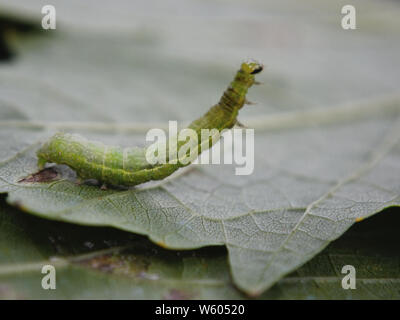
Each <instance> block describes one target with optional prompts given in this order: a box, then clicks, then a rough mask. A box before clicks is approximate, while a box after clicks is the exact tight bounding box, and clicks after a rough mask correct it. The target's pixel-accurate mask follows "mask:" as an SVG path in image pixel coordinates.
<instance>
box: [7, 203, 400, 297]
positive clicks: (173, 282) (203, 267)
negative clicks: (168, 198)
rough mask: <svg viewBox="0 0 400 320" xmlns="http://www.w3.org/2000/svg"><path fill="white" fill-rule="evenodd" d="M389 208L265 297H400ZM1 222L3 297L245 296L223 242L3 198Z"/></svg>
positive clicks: (395, 222)
mask: <svg viewBox="0 0 400 320" xmlns="http://www.w3.org/2000/svg"><path fill="white" fill-rule="evenodd" d="M385 215H386V216H384V215H382V216H380V217H377V218H374V219H371V220H370V221H368V222H366V223H363V224H359V225H357V226H356V227H354V228H352V229H351V230H350V231H349V232H348V233H347V234H346V235H345V236H344V237H343V238H341V239H340V240H338V241H336V242H334V243H333V244H332V245H330V246H329V247H328V248H327V250H325V251H324V252H323V253H322V254H320V255H318V256H317V257H315V258H314V259H312V260H311V261H310V262H308V263H307V264H305V265H304V266H303V267H301V268H299V269H298V270H297V271H296V272H294V273H292V274H290V275H289V276H288V277H286V278H285V279H283V280H281V281H279V282H278V283H277V284H276V285H275V286H273V287H272V288H271V290H268V291H267V292H266V293H264V294H263V295H262V296H260V297H259V299H351V298H353V299H398V298H399V297H400V291H399V287H400V279H399V274H398V268H399V264H400V260H399V257H398V255H397V243H398V241H399V234H398V232H397V227H396V226H397V225H398V223H399V215H398V212H395V210H392V211H388V212H387V213H385ZM378 218H379V219H378ZM0 221H1V222H2V223H1V224H0V237H1V238H0V240H1V241H0V299H87V298H90V299H118V298H119V299H243V298H246V296H244V295H242V294H240V292H239V291H238V290H236V289H235V287H234V286H233V284H232V282H231V278H230V276H229V265H228V261H227V253H226V251H225V250H223V248H221V247H214V248H203V249H200V250H195V251H183V252H180V251H170V250H165V249H161V248H159V247H157V246H156V245H154V244H151V243H150V242H149V241H147V240H146V239H144V238H142V237H138V236H135V235H133V234H131V233H126V232H121V231H117V230H114V229H107V228H88V227H81V226H76V225H71V224H65V223H58V222H50V221H45V220H42V219H38V218H34V217H31V216H28V215H26V214H23V213H21V212H20V211H18V210H15V209H13V208H11V207H9V206H7V205H6V204H5V203H4V200H1V201H0ZM388 225H389V226H390V227H389V228H388ZM47 264H50V265H53V266H55V267H56V284H57V287H56V290H43V289H42V287H41V279H42V277H43V276H44V275H43V274H42V273H41V269H42V267H43V266H44V265H47ZM346 264H351V265H354V267H355V268H356V270H357V283H356V285H357V290H343V289H342V288H341V281H342V278H343V276H344V275H343V274H341V272H340V271H341V270H340V269H341V267H342V266H343V265H346Z"/></svg>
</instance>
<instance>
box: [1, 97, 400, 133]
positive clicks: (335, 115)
mask: <svg viewBox="0 0 400 320" xmlns="http://www.w3.org/2000/svg"><path fill="white" fill-rule="evenodd" d="M398 112H400V96H399V95H385V96H380V97H376V98H375V99H368V100H362V101H355V102H352V103H345V104H338V105H337V106H331V107H326V108H325V107H324V108H313V109H311V110H302V111H293V112H287V113H277V114H269V115H259V116H257V117H249V118H246V126H247V127H249V128H254V129H256V130H258V131H271V130H282V129H291V128H298V127H304V126H308V125H310V124H314V125H315V124H325V123H335V122H340V121H352V120H357V119H360V118H365V117H370V116H373V115H378V114H383V113H386V114H397V113H398ZM182 123H185V124H186V123H189V121H182ZM0 126H1V127H12V128H15V127H17V128H26V129H53V130H68V129H70V130H71V129H72V130H87V131H93V132H120V133H124V132H125V133H145V132H147V131H148V130H150V129H152V128H160V129H167V128H168V124H167V122H166V121H164V122H150V123H143V122H118V123H116V122H112V123H110V122H91V121H79V122H78V121H65V122H63V121H55V122H46V121H36V120H0Z"/></svg>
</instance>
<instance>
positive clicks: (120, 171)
mask: <svg viewBox="0 0 400 320" xmlns="http://www.w3.org/2000/svg"><path fill="white" fill-rule="evenodd" d="M262 70H263V65H262V64H260V63H258V62H256V61H254V60H249V61H246V62H243V63H242V64H241V67H240V69H239V70H238V71H237V73H236V75H235V77H234V79H233V81H232V82H231V83H230V86H229V87H228V88H227V89H226V90H225V92H224V93H223V95H222V97H221V98H220V100H219V102H218V103H217V104H216V105H214V106H213V107H211V108H210V110H209V111H208V112H207V113H206V114H204V115H203V116H202V117H200V118H198V119H196V120H194V121H193V122H192V123H191V124H190V125H189V126H188V127H187V128H189V129H192V130H194V132H195V133H196V134H197V135H198V137H200V136H201V133H200V132H201V130H202V129H210V130H212V129H217V130H218V132H221V131H222V130H225V129H230V128H232V127H233V126H234V125H235V124H237V123H238V121H237V115H238V112H239V110H240V109H241V108H242V107H243V106H244V104H247V103H249V102H248V101H247V100H246V94H247V90H248V89H249V88H250V87H251V86H252V85H253V84H258V83H257V82H256V81H255V75H256V74H257V73H259V72H261V71H262ZM218 138H219V137H218ZM199 141H200V139H199ZM207 142H208V141H207ZM215 142H216V141H214V140H213V141H210V142H208V143H207V145H206V146H204V143H203V144H202V145H201V144H198V145H197V148H198V149H200V148H201V150H200V152H201V151H203V150H204V149H207V148H209V147H211V146H212V144H213V143H215ZM168 145H169V144H168ZM168 145H167V146H166V147H167V150H168ZM180 146H182V142H178V145H177V147H178V149H179V147H180ZM147 148H148V147H145V148H139V147H133V148H132V147H129V148H122V147H119V146H109V145H105V144H103V143H101V142H97V141H89V140H87V139H85V138H84V137H82V136H80V135H77V134H68V133H61V132H59V133H56V134H55V135H54V136H53V137H51V138H50V139H49V140H48V141H47V142H45V143H44V144H43V145H42V146H41V148H40V149H39V150H38V151H37V157H38V166H39V168H40V169H43V168H44V166H45V164H46V163H56V164H65V165H68V166H69V167H70V168H72V169H73V170H75V172H76V174H77V176H78V178H79V180H85V179H96V180H98V181H99V182H101V183H103V184H104V185H121V186H134V185H138V184H141V183H144V182H147V181H151V180H161V179H164V178H166V177H167V176H169V175H171V174H172V173H173V172H174V171H176V170H178V169H179V168H180V167H183V166H186V165H188V164H190V162H189V163H182V162H179V161H178V162H176V161H175V162H172V161H170V162H167V163H162V164H160V163H156V164H151V163H149V161H147V159H146V151H147ZM167 154H168V151H167ZM199 154H200V153H199Z"/></svg>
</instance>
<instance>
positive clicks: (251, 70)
mask: <svg viewBox="0 0 400 320" xmlns="http://www.w3.org/2000/svg"><path fill="white" fill-rule="evenodd" d="M241 69H242V71H243V72H246V73H248V74H256V73H260V72H261V71H262V70H263V69H264V66H263V65H262V64H261V63H259V62H257V61H255V60H248V61H245V62H243V63H242V66H241Z"/></svg>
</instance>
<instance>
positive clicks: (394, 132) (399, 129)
mask: <svg viewBox="0 0 400 320" xmlns="http://www.w3.org/2000/svg"><path fill="white" fill-rule="evenodd" d="M399 140H400V120H397V122H396V123H395V125H394V126H393V127H392V128H391V130H389V132H388V133H387V134H386V135H385V136H384V138H383V139H382V143H381V144H380V145H379V147H377V148H376V149H375V150H374V151H372V152H371V154H370V156H369V159H368V161H367V162H366V163H365V164H364V165H362V166H360V167H359V168H358V169H357V170H355V171H354V173H352V174H350V175H348V176H347V177H345V178H344V179H342V180H340V181H339V182H338V183H337V184H336V185H335V186H333V187H332V188H331V189H330V190H329V191H327V192H326V193H325V194H323V195H322V196H321V197H320V198H318V199H317V200H315V201H314V202H312V203H311V204H310V205H309V206H308V207H307V209H306V210H305V212H304V214H303V216H302V217H301V218H300V220H299V221H298V222H297V224H296V225H295V227H294V228H293V229H292V230H291V232H290V233H289V234H288V235H287V237H286V238H285V240H284V241H283V242H282V243H281V244H280V246H279V247H278V249H277V250H276V251H274V253H273V254H272V256H271V259H270V260H269V262H268V264H267V265H266V266H265V267H264V269H263V271H262V272H261V273H260V282H261V280H262V278H263V276H264V275H265V273H267V272H268V269H269V268H270V266H271V265H272V263H273V262H274V260H275V258H276V256H277V255H278V254H279V253H280V252H281V251H282V249H284V248H285V245H286V244H287V243H288V241H289V240H290V239H291V238H292V237H293V235H294V234H295V233H296V231H298V230H300V227H301V225H302V223H303V221H304V219H305V218H306V217H307V216H308V215H313V213H312V212H311V211H312V209H313V208H314V207H316V206H317V205H318V204H319V203H321V202H322V201H324V200H325V199H327V198H328V197H329V196H331V195H332V194H333V193H334V192H335V191H337V190H338V189H339V188H340V187H342V186H343V185H345V184H346V183H349V182H351V181H354V180H357V179H358V178H360V177H361V176H362V175H364V174H365V173H367V172H368V171H369V170H371V169H372V168H374V166H375V165H376V164H377V163H378V162H379V161H380V160H381V159H382V158H383V157H384V156H385V155H386V154H387V153H388V152H390V150H391V149H392V148H393V147H394V146H395V145H396V144H397V143H398V142H399ZM393 200H395V199H393ZM323 218H326V217H323ZM362 218H364V217H362ZM329 243H330V241H326V245H328V244H329ZM326 245H325V246H321V247H319V248H318V251H316V252H313V255H315V254H317V253H319V252H321V251H322V250H323V249H324V248H325V247H326ZM296 267H297V266H296ZM291 271H292V269H291V270H290V271H289V272H291ZM289 272H287V273H285V275H286V274H288V273H289ZM269 286H270V284H268V286H265V287H263V288H262V289H260V291H263V290H264V289H266V288H267V287H269Z"/></svg>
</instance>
